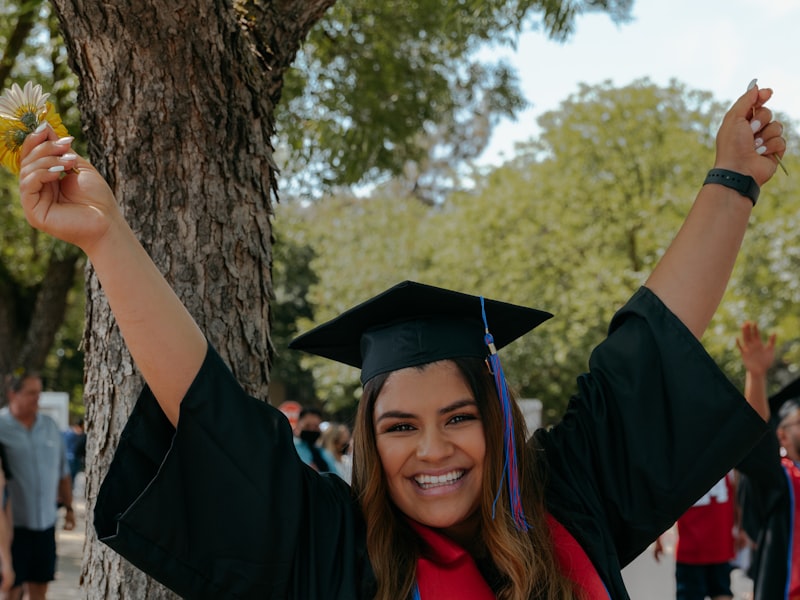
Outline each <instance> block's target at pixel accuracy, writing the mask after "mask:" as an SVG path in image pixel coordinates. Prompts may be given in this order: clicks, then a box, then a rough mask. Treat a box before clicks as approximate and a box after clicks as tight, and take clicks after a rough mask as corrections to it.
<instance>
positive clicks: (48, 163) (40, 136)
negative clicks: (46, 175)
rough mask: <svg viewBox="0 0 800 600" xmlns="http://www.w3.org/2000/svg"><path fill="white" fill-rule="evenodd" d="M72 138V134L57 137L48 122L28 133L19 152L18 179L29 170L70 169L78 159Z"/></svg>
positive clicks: (57, 170) (55, 170) (57, 171)
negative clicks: (73, 148)
mask: <svg viewBox="0 0 800 600" xmlns="http://www.w3.org/2000/svg"><path fill="white" fill-rule="evenodd" d="M74 139H75V138H73V137H72V136H67V137H63V138H59V137H58V135H57V134H56V132H55V131H53V129H52V127H50V126H49V124H44V127H42V126H40V127H39V128H38V129H37V130H36V131H35V132H34V133H31V134H30V135H28V136H27V138H26V139H25V142H24V143H23V145H22V149H21V154H20V156H21V159H22V160H21V165H20V181H22V179H23V177H25V176H26V175H27V173H29V172H31V171H37V170H43V169H44V170H48V171H52V172H55V173H60V172H64V171H68V170H70V169H72V168H73V167H74V166H75V164H76V161H77V160H78V155H77V154H76V153H75V152H73V151H72V146H71V144H72V141H73V140H74Z"/></svg>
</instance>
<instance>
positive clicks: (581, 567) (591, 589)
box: [408, 515, 609, 600]
mask: <svg viewBox="0 0 800 600" xmlns="http://www.w3.org/2000/svg"><path fill="white" fill-rule="evenodd" d="M408 522H409V524H410V525H411V527H412V528H413V529H414V531H415V532H416V533H417V535H419V537H420V538H422V540H423V541H424V542H425V544H426V545H427V547H428V548H427V550H428V551H427V552H426V553H425V555H424V556H421V557H420V558H419V559H418V560H417V586H418V587H419V592H420V597H421V598H422V600H433V599H435V600H450V599H452V600H495V595H494V592H492V590H491V588H490V587H489V585H488V584H487V583H486V580H485V579H484V578H483V575H481V573H480V571H479V570H478V567H477V565H476V564H475V561H474V560H473V559H472V556H471V555H470V554H469V552H467V551H466V550H464V548H462V547H461V546H459V545H458V544H456V543H455V542H454V541H453V540H451V539H449V538H448V537H446V536H444V535H442V534H441V533H439V532H437V531H434V530H433V529H430V528H429V527H425V526H424V525H420V524H419V523H417V522H416V521H412V520H411V519H409V520H408ZM547 525H548V527H549V528H550V535H551V537H552V539H553V543H554V545H555V551H556V560H557V561H558V565H559V567H560V569H561V572H562V573H563V574H564V576H565V577H567V578H568V579H569V580H570V581H572V582H574V583H575V584H576V586H577V588H578V589H579V590H581V591H582V592H583V593H584V597H585V598H587V600H601V599H602V600H608V598H609V595H608V591H607V590H606V588H605V585H603V581H602V580H601V579H600V576H599V575H598V574H597V571H596V570H595V568H594V566H593V565H592V563H591V561H590V560H589V557H588V556H587V555H586V552H584V551H583V548H581V546H580V544H578V542H577V541H576V540H575V538H574V537H572V535H570V533H569V532H568V531H567V530H566V528H564V526H563V525H561V523H559V522H558V521H556V520H555V519H554V518H553V517H551V516H550V515H547Z"/></svg>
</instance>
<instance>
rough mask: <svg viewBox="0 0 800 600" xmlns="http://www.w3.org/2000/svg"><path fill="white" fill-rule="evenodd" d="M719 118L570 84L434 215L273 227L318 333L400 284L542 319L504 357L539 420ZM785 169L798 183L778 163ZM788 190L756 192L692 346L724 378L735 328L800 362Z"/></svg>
mask: <svg viewBox="0 0 800 600" xmlns="http://www.w3.org/2000/svg"><path fill="white" fill-rule="evenodd" d="M723 114H724V109H723V107H722V106H721V105H720V104H719V103H717V102H714V101H713V99H712V98H711V97H710V96H709V94H707V93H704V92H698V91H692V90H686V89H685V88H684V87H683V86H682V85H680V84H678V83H676V82H672V83H671V84H670V85H669V86H667V87H663V88H662V87H658V86H656V85H654V84H652V83H650V82H649V81H647V80H642V81H637V82H634V83H633V84H631V85H629V86H626V87H624V88H621V89H615V88H613V87H612V86H611V84H610V83H607V82H606V83H604V84H601V85H598V86H593V87H589V86H582V87H581V88H580V90H579V91H578V92H577V93H576V94H574V95H573V96H570V97H569V98H568V99H566V100H565V101H564V102H562V103H561V105H560V106H559V108H558V110H556V111H553V112H551V113H548V114H546V115H543V116H542V117H541V119H540V126H541V128H542V134H541V136H540V137H539V138H537V139H535V140H532V141H531V142H530V143H529V144H527V145H526V146H525V147H524V148H521V149H520V153H519V155H518V156H517V158H516V159H515V160H513V161H512V162H510V163H508V164H506V165H504V166H502V167H500V168H497V169H494V170H492V171H491V172H489V173H486V174H484V175H479V174H476V175H475V179H476V181H477V185H476V187H475V188H474V189H473V190H471V191H469V192H462V193H458V194H454V195H451V196H450V197H449V198H448V199H447V201H446V202H445V203H444V204H441V205H434V206H430V205H425V204H423V203H420V202H414V201H409V200H408V199H405V200H404V199H400V198H398V197H396V196H395V197H392V196H391V195H390V194H387V193H386V190H384V191H382V192H381V194H380V195H378V196H377V197H373V198H369V199H356V198H352V197H337V198H332V199H329V200H327V201H325V202H322V203H319V204H318V205H313V206H306V207H302V208H301V207H299V206H288V207H287V206H283V207H280V208H279V210H278V219H277V223H276V227H277V228H278V230H279V231H283V232H284V235H288V236H291V237H294V236H295V235H301V236H302V241H303V243H307V244H309V245H311V246H312V247H313V248H314V249H315V254H316V258H315V259H314V260H313V261H312V268H313V270H314V271H315V272H316V274H317V276H318V277H319V283H318V284H317V285H315V286H313V287H312V288H311V293H312V297H313V300H314V304H315V305H316V306H318V307H319V311H318V312H317V313H315V314H314V319H313V320H314V322H315V323H319V322H322V321H324V320H326V319H328V318H330V317H332V316H334V315H335V314H338V313H339V312H341V311H342V310H345V309H347V308H349V307H351V306H352V305H354V304H356V303H357V302H360V301H362V300H364V299H366V298H367V297H369V296H370V295H372V294H374V293H377V292H379V291H381V290H383V289H385V288H386V287H388V286H389V285H392V284H394V283H397V282H398V281H402V280H404V279H416V280H418V281H423V282H425V283H431V284H434V285H442V286H446V287H452V288H455V289H459V290H462V291H465V292H470V293H478V294H485V295H486V296H488V297H494V298H498V299H503V300H508V301H511V302H516V303H521V304H525V305H529V306H535V307H537V308H542V309H544V310H548V311H551V312H553V313H554V314H555V317H554V318H553V319H552V320H550V321H548V322H546V323H544V324H543V325H542V326H541V327H540V328H539V329H537V330H536V332H534V333H533V334H531V335H528V336H526V337H525V338H523V339H521V340H519V341H517V342H515V343H514V344H512V345H511V346H510V347H508V348H507V349H504V350H503V351H502V352H501V355H502V360H503V363H504V368H505V370H506V373H507V375H508V378H509V380H510V381H511V382H512V383H513V384H515V387H516V388H517V391H518V392H519V393H520V395H521V396H523V397H536V398H539V399H541V400H542V401H543V402H544V407H545V418H546V419H548V420H550V421H552V420H554V419H556V418H557V417H558V416H559V415H560V414H561V413H562V412H563V410H564V408H565V406H566V402H567V400H568V399H569V397H570V395H571V394H572V393H573V391H574V390H575V378H576V377H577V376H578V375H579V374H580V373H582V372H584V371H585V370H586V368H587V364H588V358H589V355H590V352H591V349H592V348H593V347H594V346H595V345H597V344H598V343H599V342H600V341H601V340H602V339H603V338H604V336H605V334H606V330H607V327H608V323H609V322H610V320H611V318H612V316H613V314H614V312H615V311H616V310H617V309H619V308H620V307H621V306H622V305H623V304H624V303H625V301H626V300H627V299H628V298H629V297H630V296H631V295H632V294H633V293H634V292H635V291H636V289H637V288H638V287H639V286H640V285H642V284H643V283H644V281H645V279H646V277H647V275H648V274H649V273H650V271H651V270H652V268H653V266H654V265H655V263H656V262H657V261H658V259H659V257H660V256H661V254H662V253H663V251H664V250H665V249H666V247H667V245H668V244H669V242H670V241H671V239H672V237H673V236H674V235H675V233H676V232H677V230H678V228H679V227H680V224H681V222H682V221H683V219H684V217H685V215H686V213H687V211H688V210H689V207H690V206H691V203H692V200H693V199H694V197H695V195H696V193H697V191H698V189H699V187H700V182H702V180H703V178H704V176H705V172H706V171H707V169H708V168H709V167H710V165H711V164H712V161H713V141H714V133H715V132H716V129H717V128H718V125H719V122H720V120H721V118H722V115H723ZM785 162H786V163H787V167H788V168H789V169H790V171H794V172H797V173H800V165H794V164H793V162H794V161H793V160H792V158H791V157H787V160H786V161H785ZM796 186H797V184H796V183H795V182H794V179H793V178H785V177H783V175H782V174H780V173H779V174H778V175H776V178H775V179H774V180H773V181H772V182H770V184H769V185H768V186H767V188H766V189H765V190H764V192H763V193H762V200H761V201H760V202H759V205H758V207H757V210H756V212H755V216H754V219H753V227H752V231H750V232H749V235H748V241H747V243H746V245H745V248H744V250H743V253H742V256H741V258H740V261H739V264H738V265H737V268H736V271H735V276H734V279H733V281H732V283H731V286H730V290H729V293H728V295H727V296H726V299H725V301H724V302H723V305H722V307H721V309H720V311H719V313H718V315H717V316H716V317H715V319H714V321H713V323H712V328H711V329H710V330H709V332H708V333H707V335H706V339H705V340H704V341H705V343H706V345H707V347H708V348H709V349H710V351H711V353H712V356H714V357H715V358H717V359H718V360H719V361H720V362H721V364H722V365H723V366H724V368H725V369H726V371H728V372H729V373H731V376H732V377H734V378H736V377H737V376H738V375H737V374H738V373H740V370H739V365H738V363H739V360H738V355H734V354H732V353H731V350H732V351H733V352H735V345H734V338H735V336H736V335H737V334H738V331H739V326H740V324H741V322H742V321H743V320H744V319H745V318H751V319H753V318H757V319H758V320H759V321H761V322H762V326H763V327H764V328H765V329H767V330H773V329H774V330H776V331H778V333H779V335H780V338H781V340H782V341H783V342H784V344H785V345H784V350H785V352H784V356H785V358H786V359H787V360H789V359H790V361H791V363H792V364H794V365H800V357H798V356H797V347H798V343H799V342H800V329H799V328H798V318H799V317H798V316H797V315H796V310H793V307H796V306H797V302H798V300H800V298H798V297H797V294H798V291H799V290H798V288H799V287H800V285H799V284H798V283H797V278H796V277H795V275H794V274H795V273H796V272H797V266H798V265H797V261H798V259H800V252H798V250H797V248H796V243H795V239H794V236H793V231H796V227H797V225H798V218H800V217H799V216H798V215H800V210H798V209H800V206H798V202H800V200H798V198H800V196H799V195H798V194H797V193H796V191H794V190H795V189H796ZM386 189H387V190H388V189H389V188H388V187H387V188H386ZM778 197H779V198H781V200H780V202H778V201H776V200H775V198H778ZM287 214H290V215H293V216H292V217H291V224H289V223H287V221H286V220H285V219H287V217H286V216H285V215H287ZM299 214H302V223H301V225H300V226H297V215H299ZM283 227H286V229H283ZM300 232H302V233H300ZM310 325H311V324H310V323H306V322H303V323H302V324H301V326H300V329H301V330H306V329H308V328H309V327H310ZM308 364H309V365H311V366H312V368H313V371H314V374H315V379H316V382H317V389H318V392H319V393H320V395H321V397H322V398H324V399H327V400H328V401H329V402H332V403H333V404H334V405H335V406H341V405H342V403H346V402H352V401H353V398H354V395H355V394H356V393H357V391H358V382H357V373H356V372H355V370H354V369H350V368H349V367H339V366H336V365H333V364H331V363H330V361H317V360H314V359H308Z"/></svg>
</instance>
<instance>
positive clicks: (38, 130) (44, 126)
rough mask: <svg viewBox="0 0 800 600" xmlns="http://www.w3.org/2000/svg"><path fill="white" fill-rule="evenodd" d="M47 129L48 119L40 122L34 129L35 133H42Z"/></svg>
mask: <svg viewBox="0 0 800 600" xmlns="http://www.w3.org/2000/svg"><path fill="white" fill-rule="evenodd" d="M45 129H47V121H45V122H44V123H39V126H38V127H37V128H36V129H34V130H33V133H42V132H43V131H44V130H45Z"/></svg>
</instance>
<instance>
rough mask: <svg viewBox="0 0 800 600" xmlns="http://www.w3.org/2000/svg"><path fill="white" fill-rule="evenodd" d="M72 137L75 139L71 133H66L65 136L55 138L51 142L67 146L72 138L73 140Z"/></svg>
mask: <svg viewBox="0 0 800 600" xmlns="http://www.w3.org/2000/svg"><path fill="white" fill-rule="evenodd" d="M74 139H75V138H74V137H72V136H71V135H68V136H66V137H62V138H59V139H57V140H56V141H55V142H53V143H54V144H56V145H58V146H69V145H70V144H71V143H72V140H74Z"/></svg>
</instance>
